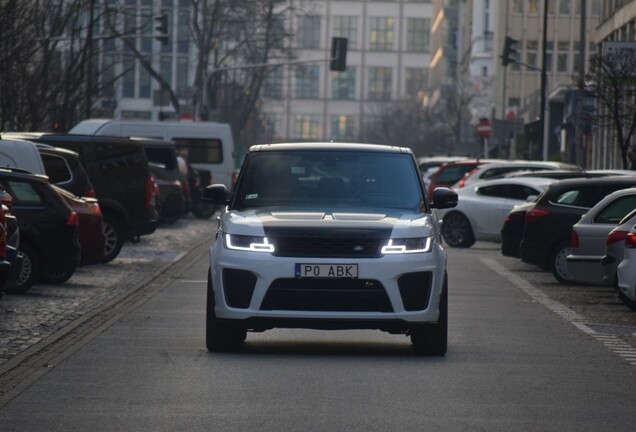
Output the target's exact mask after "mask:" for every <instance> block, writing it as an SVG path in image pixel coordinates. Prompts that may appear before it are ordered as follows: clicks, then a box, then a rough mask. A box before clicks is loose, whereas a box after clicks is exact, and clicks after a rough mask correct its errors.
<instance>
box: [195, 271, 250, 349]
mask: <svg viewBox="0 0 636 432" xmlns="http://www.w3.org/2000/svg"><path fill="white" fill-rule="evenodd" d="M214 306H215V302H214V288H213V287H212V280H211V278H210V271H208V296H207V301H206V316H205V345H206V347H207V349H208V351H211V352H223V351H234V350H236V349H237V348H238V347H239V346H240V345H241V344H242V343H243V342H244V341H245V338H246V337H247V330H246V329H245V327H243V326H241V325H240V324H238V323H235V322H232V320H220V319H218V318H217V317H216V314H215V313H214Z"/></svg>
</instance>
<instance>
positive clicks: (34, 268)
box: [7, 243, 40, 294]
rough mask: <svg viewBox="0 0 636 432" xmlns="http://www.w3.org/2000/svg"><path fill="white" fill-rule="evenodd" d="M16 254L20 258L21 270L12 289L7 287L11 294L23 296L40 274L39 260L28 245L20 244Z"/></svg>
mask: <svg viewBox="0 0 636 432" xmlns="http://www.w3.org/2000/svg"><path fill="white" fill-rule="evenodd" d="M18 254H19V255H20V256H21V257H22V269H21V270H20V274H19V275H18V281H17V283H16V285H15V286H14V287H10V288H9V287H7V292H8V293H11V294H24V293H25V292H27V291H28V290H29V288H31V287H32V286H33V284H34V283H35V281H36V279H37V278H38V273H39V272H40V259H39V257H38V255H37V253H36V252H35V249H33V248H32V247H31V246H30V245H28V244H27V243H22V244H21V245H20V247H19V248H18Z"/></svg>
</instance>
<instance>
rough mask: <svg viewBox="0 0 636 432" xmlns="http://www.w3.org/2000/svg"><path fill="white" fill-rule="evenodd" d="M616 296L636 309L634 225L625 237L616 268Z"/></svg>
mask: <svg viewBox="0 0 636 432" xmlns="http://www.w3.org/2000/svg"><path fill="white" fill-rule="evenodd" d="M616 275H617V278H618V297H619V298H620V299H621V300H622V301H623V303H625V304H626V305H627V306H628V307H629V308H630V309H631V310H633V311H636V225H635V226H634V227H633V228H632V230H631V231H630V232H629V234H627V237H626V238H625V251H624V253H623V261H621V263H620V264H619V265H618V269H617V270H616Z"/></svg>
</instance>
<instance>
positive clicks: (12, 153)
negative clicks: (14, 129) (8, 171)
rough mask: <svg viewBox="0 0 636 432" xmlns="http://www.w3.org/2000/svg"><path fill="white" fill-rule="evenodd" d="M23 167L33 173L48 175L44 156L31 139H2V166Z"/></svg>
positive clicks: (0, 162)
mask: <svg viewBox="0 0 636 432" xmlns="http://www.w3.org/2000/svg"><path fill="white" fill-rule="evenodd" d="M1 167H11V168H21V169H23V170H27V171H29V172H32V173H33V174H43V175H46V173H45V170H44V162H42V156H41V155H40V152H39V150H38V148H37V146H36V145H35V144H33V143H32V142H31V141H25V140H14V139H0V168H1Z"/></svg>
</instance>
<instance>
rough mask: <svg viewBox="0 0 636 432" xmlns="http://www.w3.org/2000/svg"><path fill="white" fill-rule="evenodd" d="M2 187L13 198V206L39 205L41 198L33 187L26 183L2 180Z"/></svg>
mask: <svg viewBox="0 0 636 432" xmlns="http://www.w3.org/2000/svg"><path fill="white" fill-rule="evenodd" d="M2 185H3V186H4V188H5V189H6V191H7V192H9V195H11V198H13V205H20V204H31V205H33V204H41V203H42V197H41V196H40V194H39V193H38V191H37V190H36V189H35V187H34V186H33V185H32V184H31V183H29V182H26V181H20V180H3V181H2Z"/></svg>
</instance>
